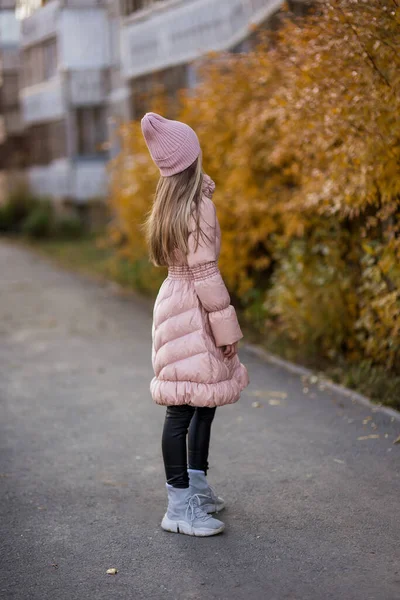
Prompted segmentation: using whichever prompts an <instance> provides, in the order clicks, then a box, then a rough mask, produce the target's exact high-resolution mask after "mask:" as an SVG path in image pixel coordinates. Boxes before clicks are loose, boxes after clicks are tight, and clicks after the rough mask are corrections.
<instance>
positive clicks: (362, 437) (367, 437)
mask: <svg viewBox="0 0 400 600" xmlns="http://www.w3.org/2000/svg"><path fill="white" fill-rule="evenodd" d="M378 437H379V434H378V433H372V434H370V435H360V437H358V438H357V439H358V440H376V439H377V438H378Z"/></svg>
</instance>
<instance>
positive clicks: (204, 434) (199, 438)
mask: <svg viewBox="0 0 400 600" xmlns="http://www.w3.org/2000/svg"><path fill="white" fill-rule="evenodd" d="M215 410H216V409H215V408H206V407H204V408H203V407H202V408H199V407H198V408H196V407H194V406H189V405H188V404H183V405H181V406H168V407H167V412H166V415H165V423H164V430H163V435H162V452H163V458H164V466H165V474H166V476H167V483H169V484H170V485H172V486H173V487H176V488H187V487H189V476H188V472H187V452H186V436H187V434H188V431H189V440H188V441H189V444H188V445H189V468H190V469H196V470H199V471H204V472H205V473H207V469H208V449H209V446H210V434H211V424H212V422H213V419H214V416H215Z"/></svg>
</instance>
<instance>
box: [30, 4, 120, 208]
mask: <svg viewBox="0 0 400 600" xmlns="http://www.w3.org/2000/svg"><path fill="white" fill-rule="evenodd" d="M38 3H39V4H41V3H40V2H35V0H27V1H26V2H25V1H24V0H22V1H21V2H19V12H20V15H21V16H23V17H24V18H23V19H22V21H21V63H22V82H21V86H20V100H21V105H22V115H23V120H24V124H25V128H26V137H27V143H28V148H29V167H28V181H29V184H30V185H31V187H32V189H33V190H34V191H35V192H36V193H38V194H42V195H47V196H53V197H56V198H63V199H71V200H73V201H76V202H85V201H87V200H88V199H90V198H95V197H101V196H104V195H105V193H106V187H107V178H106V163H107V160H108V152H107V138H108V133H107V108H106V101H107V95H108V93H109V85H110V83H109V70H110V66H111V40H110V28H109V19H108V12H107V6H106V2H105V1H100V0H51V1H49V2H46V3H45V4H44V6H40V7H39V8H38V7H37V6H36V5H37V4H38Z"/></svg>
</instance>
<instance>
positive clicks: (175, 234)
mask: <svg viewBox="0 0 400 600" xmlns="http://www.w3.org/2000/svg"><path fill="white" fill-rule="evenodd" d="M202 185H203V172H202V166H201V159H200V157H199V158H198V159H196V161H195V162H194V163H193V164H192V165H190V167H188V168H187V169H185V170H184V171H182V172H181V173H177V174H176V175H171V176H169V177H160V180H159V182H158V185H157V190H156V194H155V198H154V202H153V206H152V209H151V212H150V214H149V215H148V217H147V219H146V222H145V223H144V228H145V233H146V239H147V244H148V248H149V258H150V261H151V262H152V263H153V264H154V265H156V266H157V267H162V266H166V265H169V264H173V263H174V260H176V258H175V252H176V250H180V251H181V252H182V254H183V255H185V256H186V254H187V253H188V238H189V233H190V232H189V223H190V220H191V217H194V219H195V223H196V232H195V235H196V244H198V240H199V235H200V215H199V205H200V201H201V188H202Z"/></svg>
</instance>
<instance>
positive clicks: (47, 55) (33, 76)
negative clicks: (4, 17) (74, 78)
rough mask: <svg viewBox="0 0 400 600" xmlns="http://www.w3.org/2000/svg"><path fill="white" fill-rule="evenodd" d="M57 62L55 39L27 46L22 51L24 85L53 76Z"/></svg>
mask: <svg viewBox="0 0 400 600" xmlns="http://www.w3.org/2000/svg"><path fill="white" fill-rule="evenodd" d="M57 63H58V58H57V40H55V39H54V40H48V41H46V42H43V43H41V44H37V45H35V46H32V47H30V48H27V49H26V50H25V51H24V53H23V69H24V87H28V86H30V85H35V83H41V82H42V81H47V80H48V79H51V77H54V75H55V74H56V73H57Z"/></svg>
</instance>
